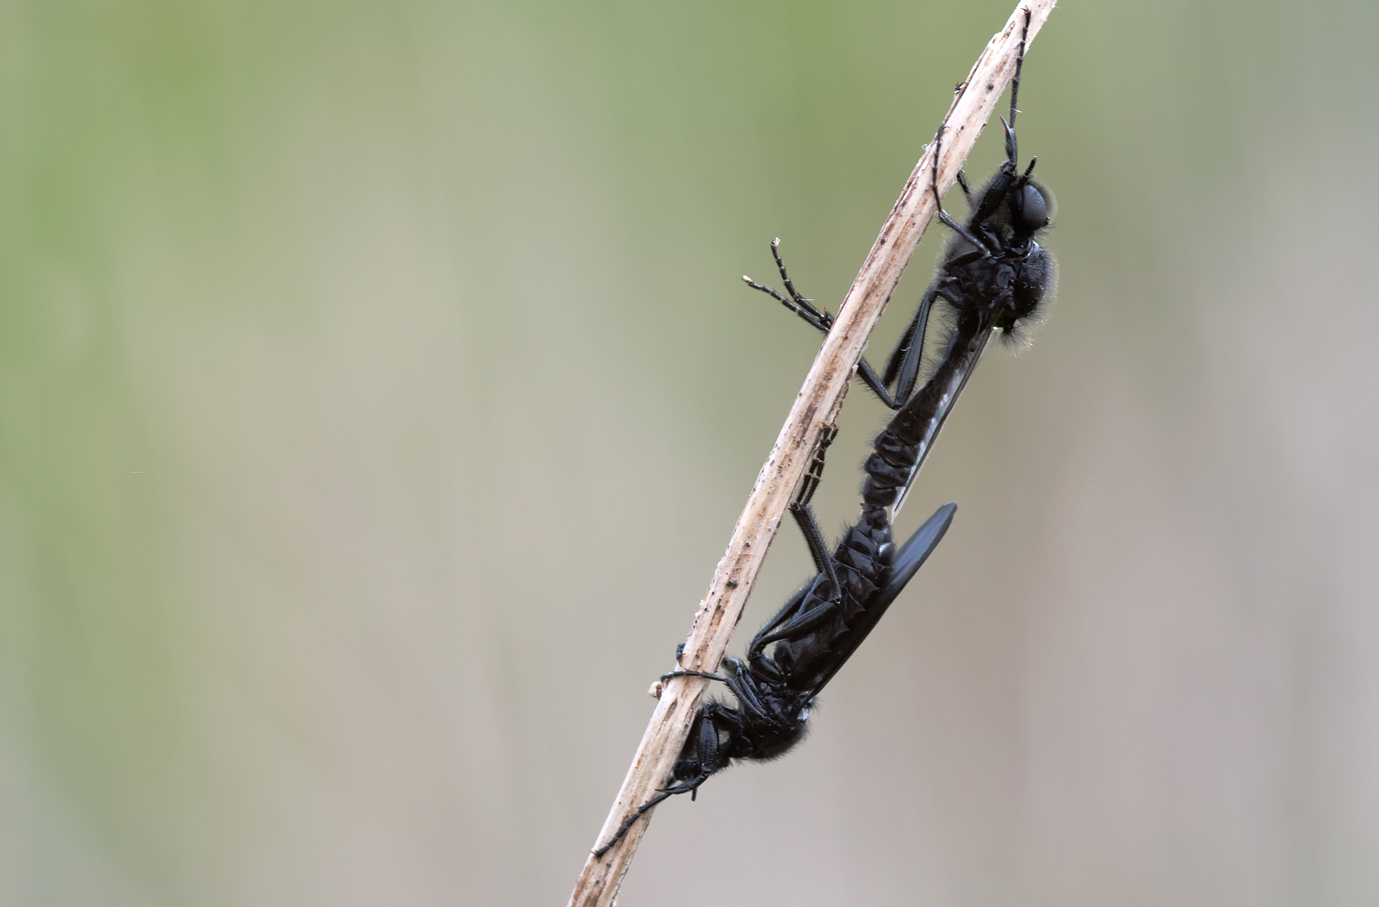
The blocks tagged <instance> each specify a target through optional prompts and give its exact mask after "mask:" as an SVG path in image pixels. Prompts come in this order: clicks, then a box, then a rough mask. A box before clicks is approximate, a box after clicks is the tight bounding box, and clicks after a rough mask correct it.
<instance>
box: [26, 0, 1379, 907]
mask: <svg viewBox="0 0 1379 907" xmlns="http://www.w3.org/2000/svg"><path fill="white" fill-rule="evenodd" d="M1009 12H1010V6H1009V5H1008V4H1002V3H992V2H977V3H944V4H937V3H910V4H900V3H885V2H869V3H867V2H861V3H859V2H854V3H846V4H844V3H833V4H827V3H797V4H786V3H772V4H738V3H716V4H715V3H707V4H685V3H674V4H672V3H591V4H590V3H586V4H558V3H520V2H517V3H511V2H510V3H502V4H497V3H494V4H467V3H447V2H441V0H412V2H391V0H390V2H382V0H353V2H348V0H341V2H330V3H327V2H301V0H298V2H289V3H266V2H243V3H234V4H231V3H216V2H172V0H143V2H135V0H118V2H117V0H109V2H77V0H53V2H49V0H43V2H25V0H8V2H6V3H4V4H3V5H0V903H4V904H6V905H9V904H14V905H88V904H90V905H110V907H123V905H141V907H142V905H185V904H196V905H247V904H271V905H287V907H296V905H303V907H305V905H330V907H347V905H385V904H386V905H433V904H434V905H443V904H504V905H534V904H560V903H564V900H565V898H566V896H567V895H568V892H569V889H570V886H571V885H572V884H573V881H574V878H575V875H576V873H577V872H578V869H579V867H580V865H581V864H582V862H583V860H584V855H585V853H586V851H587V849H588V848H589V847H590V846H592V845H593V843H594V837H595V834H596V832H597V830H598V828H599V826H600V824H601V823H602V821H603V818H604V816H605V814H606V810H607V808H608V806H609V803H610V802H611V800H612V797H613V794H614V792H615V791H616V789H617V786H618V783H619V781H620V780H621V778H622V776H623V773H624V771H625V770H626V767H627V761H628V759H629V757H630V756H631V753H632V751H633V748H634V747H635V745H636V742H637V740H638V739H639V737H640V735H641V733H642V729H643V727H644V725H645V721H646V718H647V716H648V715H649V713H650V710H651V708H652V703H651V701H650V700H648V699H647V698H646V695H645V691H646V688H647V686H648V684H649V682H650V681H651V680H652V679H653V678H654V677H655V676H656V675H657V674H659V673H660V672H661V671H663V670H666V669H667V668H668V667H669V665H670V662H671V657H672V653H673V649H674V646H675V644H676V643H677V642H678V641H679V640H680V639H681V638H682V637H683V635H684V633H685V631H686V630H687V629H688V627H689V624H690V619H691V616H692V614H693V612H694V608H695V604H696V602H697V601H698V599H699V596H700V595H701V594H702V593H703V590H704V588H705V587H706V585H707V583H708V580H709V578H710V576H711V574H712V571H713V567H714V564H715V563H716V561H717V559H718V557H719V555H720V554H721V552H722V548H723V545H724V543H725V542H726V541H727V538H728V534H729V532H730V530H731V528H732V525H733V522H734V520H735V519H736V517H737V514H738V511H739V508H740V507H741V505H742V502H743V500H744V499H745V497H746V494H747V491H748V489H749V488H750V486H751V483H752V481H753V479H754V477H755V475H756V472H757V470H758V469H759V468H760V465H761V462H762V460H763V459H764V457H765V454H766V452H767V450H768V449H769V447H770V444H771V442H772V440H773V439H774V437H775V434H776V432H777V430H778V429H779V426H780V423H781V420H782V419H783V418H784V416H785V413H786V411H787V409H788V408H789V405H790V402H791V400H792V399H793V396H794V393H795V391H796V389H797V388H798V385H799V383H800V380H801V379H802V377H803V375H804V373H805V371H806V369H807V368H808V365H809V362H810V361H811V358H812V355H813V353H814V350H815V349H816V347H817V344H818V337H817V336H815V335H814V334H813V333H812V332H810V331H809V330H808V329H807V328H805V327H804V326H803V325H801V324H799V323H797V322H794V321H793V320H791V319H790V318H789V317H788V316H786V315H785V314H784V313H782V312H781V311H780V310H779V309H778V307H773V305H772V304H768V301H767V300H765V299H764V298H761V297H759V296H757V295H755V294H752V293H750V292H749V291H747V290H746V289H745V288H743V287H742V285H741V283H740V282H739V275H741V274H743V273H744V272H745V273H749V274H751V275H753V276H755V277H758V278H767V277H771V276H773V275H772V267H771V263H770V257H769V254H768V249H767V244H768V242H769V241H770V240H771V238H772V237H774V236H781V237H782V238H783V246H782V249H783V251H784V253H785V255H786V256H787V261H789V262H791V263H792V264H793V270H794V275H795V277H796V279H797V281H798V282H799V284H800V286H801V288H802V289H803V290H804V291H805V292H806V293H807V294H809V295H811V296H814V297H817V298H818V299H819V300H820V301H822V302H824V303H826V304H829V305H830V306H832V305H836V301H837V300H838V299H839V298H840V297H841V296H842V293H843V291H844V289H845V288H846V287H847V285H848V283H849V282H850V280H851V278H852V276H853V274H854V273H855V272H856V270H857V267H858V266H859V265H860V263H861V260H862V257H863V255H864V254H865V252H866V250H867V248H868V247H869V246H870V244H871V242H872V240H873V239H874V237H875V235H876V231H877V229H878V227H879V226H880V223H881V220H882V218H883V217H884V216H885V214H886V212H887V211H888V210H889V208H890V206H891V204H892V202H893V201H894V198H895V194H896V192H897V191H898V189H899V187H900V186H901V184H902V183H903V181H904V180H905V178H906V176H907V175H908V174H909V172H910V169H911V167H912V166H913V164H914V161H915V159H916V158H917V157H918V155H919V153H920V150H921V147H922V145H923V143H924V142H925V141H927V140H928V139H929V137H930V136H931V135H932V133H933V130H934V128H935V126H936V124H937V122H938V119H939V117H940V115H941V114H942V112H943V110H944V109H946V107H947V104H948V102H949V99H950V91H951V88H952V86H953V85H954V83H956V82H957V81H959V80H960V79H962V78H963V76H964V75H965V74H966V72H967V70H968V67H969V66H970V64H971V61H972V60H973V58H974V57H975V56H976V54H977V52H978V51H979V50H980V49H981V47H982V46H983V44H984V43H985V42H986V40H987V39H988V37H989V36H990V35H991V34H992V32H994V31H995V30H996V29H997V28H998V27H1000V25H1001V24H1002V23H1003V22H1004V21H1005V18H1006V16H1007V15H1008V14H1009ZM1376 34H1379V7H1376V6H1375V5H1374V4H1372V3H1369V2H1358V0H1357V2H1346V0H1329V2H1323V3H1320V4H1312V5H1301V6H1299V5H1296V4H1285V3H1282V2H1259V3H1245V2H1222V3H1212V4H1203V3H1198V2H1194V0H1170V2H1166V3H1161V4H1152V5H1144V4H1139V5H1133V6H1132V5H1131V4H1109V3H1096V2H1087V0H1067V2H1065V3H1064V4H1063V5H1062V6H1061V7H1060V8H1059V9H1058V10H1057V11H1055V13H1054V16H1053V18H1052V20H1051V21H1050V23H1049V25H1048V27H1047V28H1046V29H1045V30H1044V32H1043V33H1042V35H1041V36H1040V38H1039V40H1038V42H1037V43H1036V44H1035V45H1034V47H1033V49H1032V51H1031V54H1030V56H1029V58H1028V60H1027V65H1026V69H1025V76H1026V78H1025V82H1024V91H1023V94H1022V104H1021V107H1022V109H1023V115H1022V116H1021V118H1020V122H1019V136H1020V147H1021V151H1022V154H1023V155H1025V156H1027V155H1029V154H1037V155H1039V158H1040V163H1039V168H1038V172H1039V173H1040V174H1041V175H1042V177H1043V179H1044V180H1045V181H1047V183H1048V184H1049V185H1050V186H1051V187H1052V188H1053V189H1054V191H1055V193H1056V195H1057V198H1058V205H1059V207H1058V217H1057V221H1056V228H1055V230H1054V231H1053V232H1052V234H1051V235H1050V237H1049V245H1050V246H1051V247H1052V249H1053V250H1054V252H1055V253H1056V255H1057V256H1058V259H1059V262H1060V268H1061V279H1060V286H1059V290H1058V301H1057V303H1056V305H1055V307H1054V309H1053V314H1052V318H1051V321H1050V323H1049V324H1048V325H1047V326H1046V327H1045V328H1044V329H1043V330H1042V332H1041V333H1040V335H1039V336H1038V338H1037V342H1036V343H1035V346H1034V348H1033V349H1032V351H1031V352H1030V353H1028V354H1027V355H1025V356H1023V357H1021V358H1020V359H1018V360H1016V359H1012V358H1011V357H1009V356H1004V355H999V356H997V355H993V356H992V357H990V358H989V359H988V361H987V363H986V364H985V365H984V366H983V368H982V369H981V371H980V372H979V374H978V376H977V378H976V379H975V380H974V381H973V384H972V386H971V388H970V390H969V393H968V394H967V396H966V398H965V399H964V402H963V404H962V406H961V407H960V408H959V410H958V413H957V415H956V416H955V417H954V419H953V420H952V422H951V423H950V424H949V427H948V430H947V431H946V432H945V435H944V438H943V440H942V443H941V444H940V445H939V446H938V449H937V452H936V454H935V456H934V458H933V459H932V460H931V462H930V464H929V466H928V468H927V469H926V471H925V474H924V476H923V478H922V480H921V482H920V484H919V486H918V487H917V489H916V492H915V494H914V497H913V499H912V500H913V502H914V503H913V504H912V505H911V506H910V507H909V508H907V510H906V513H905V514H904V518H903V519H902V521H901V528H902V530H908V529H909V528H911V527H913V526H914V525H916V524H917V523H918V521H919V520H920V518H921V517H922V516H924V515H925V514H926V513H927V512H928V509H930V508H932V507H933V506H935V505H936V504H938V503H942V502H944V501H947V500H950V499H951V500H956V501H958V502H959V504H960V506H961V509H960V511H959V514H958V519H957V522H956V523H955V525H954V528H953V531H952V532H951V533H950V534H949V536H948V538H947V540H946V541H945V542H944V543H943V545H942V547H941V548H940V549H939V551H938V553H937V555H936V556H935V557H934V558H933V560H932V561H931V562H930V566H927V567H926V568H925V569H924V571H923V572H922V573H921V574H920V576H919V577H918V578H917V579H916V581H915V582H914V584H913V586H912V588H911V589H910V590H908V592H907V594H906V596H904V597H903V598H902V599H901V600H900V602H899V603H898V604H897V606H896V607H895V608H894V609H893V610H892V612H891V613H890V615H888V617H887V619H886V623H885V632H883V633H880V634H878V635H876V636H875V637H874V638H873V639H872V640H870V641H869V642H868V644H867V646H866V647H865V648H864V649H863V650H862V652H861V653H860V654H859V656H858V657H857V658H856V659H855V661H854V662H853V663H851V664H849V665H848V667H847V669H846V670H845V671H844V672H843V673H842V674H841V675H840V676H839V677H838V679H837V681H836V682H835V683H834V684H833V685H832V686H831V687H830V688H829V690H828V691H827V695H826V697H825V699H824V702H823V705H822V707H821V708H820V710H819V711H818V713H817V720H816V722H815V729H814V733H813V735H812V737H811V739H810V740H809V741H808V743H807V745H805V746H803V747H801V748H800V750H799V751H798V752H796V753H794V754H792V755H790V756H789V757H788V758H787V759H785V760H782V761H781V762H779V763H777V764H774V765H770V766H758V765H748V766H740V767H737V768H734V769H732V770H731V771H728V772H726V773H724V774H723V775H721V776H719V777H717V778H715V779H713V781H711V782H710V783H709V784H708V785H706V786H705V788H704V790H703V792H702V796H701V797H700V798H699V801H698V802H697V803H693V804H692V803H690V802H689V801H688V799H687V798H685V799H682V800H680V801H676V802H671V803H669V804H667V805H666V806H665V807H663V808H662V809H661V810H660V811H658V813H657V815H656V817H655V822H654V825H653V827H652V829H651V833H650V834H649V835H648V837H647V838H646V841H645V844H644V846H643V847H642V850H641V853H640V855H639V857H638V860H637V862H636V863H635V864H634V866H633V869H632V873H631V875H630V876H629V878H628V881H627V884H626V886H625V888H624V892H623V897H622V900H621V902H622V903H623V904H625V905H633V904H662V905H700V904H714V905H735V904H744V905H746V904H758V905H759V904H765V905H772V904H792V905H844V904H875V905H891V904H897V905H899V904H958V905H1009V904H1049V905H1071V904H1087V905H1099V904H1117V905H1196V904H1202V905H1290V904H1307V905H1339V907H1346V905H1358V904H1373V903H1376V902H1379V859H1376V854H1377V853H1379V608H1377V607H1376V597H1379V596H1377V595H1376V589H1379V553H1377V552H1379V481H1377V480H1376V477H1375V470H1376V464H1379V353H1376V350H1375V343H1376V337H1379V305H1376V303H1379V298H1376V297H1379V293H1376V290H1375V280H1374V264H1373V262H1374V257H1375V251H1374V250H1375V249H1376V247H1379V226H1376V216H1375V212H1376V210H1379V180H1376V178H1375V171H1374V161H1375V159H1376V156H1377V155H1379V126H1376V123H1375V117H1374V115H1373V113H1372V107H1373V99H1374V91H1375V87H1376V84H1377V83H1379V80H1377V77H1379V62H1376V60H1379V57H1377V56H1376V54H1375V52H1374V47H1373V44H1374V37H1375V35H1376ZM1000 154H1001V149H1000V141H999V139H998V137H997V136H996V134H995V133H992V134H988V135H987V136H986V137H985V138H984V139H983V141H982V142H981V143H979V146H978V153H977V155H976V157H975V158H974V160H973V161H972V163H971V165H970V172H971V173H973V175H974V177H978V176H980V175H983V174H985V173H986V172H988V171H989V170H990V168H991V167H993V166H994V165H995V163H996V162H997V161H998V160H999V157H1000ZM953 206H954V208H955V210H961V203H960V202H958V201H956V199H955V200H954V202H953ZM937 236H938V234H937V233H933V232H931V234H930V237H929V239H928V240H926V242H925V246H924V248H923V249H922V250H921V255H920V257H919V258H918V259H917V260H916V262H915V264H914V266H913V267H912V269H911V272H910V276H909V277H908V278H907V280H906V281H905V283H904V284H902V289H901V292H900V293H899V294H898V296H897V299H896V306H895V310H893V311H892V312H891V313H890V314H889V315H888V317H887V319H886V321H885V323H884V324H883V327H882V329H881V331H880V332H878V334H877V336H876V339H875V342H874V343H873V346H872V349H873V351H874V353H876V352H877V351H881V350H883V349H885V348H886V347H887V346H888V344H889V343H890V342H893V340H894V338H895V336H896V334H897V333H898V332H899V330H900V327H901V325H902V323H903V321H904V320H905V318H906V317H907V315H908V313H909V312H910V311H911V310H912V306H913V304H914V303H913V300H914V299H915V298H916V297H917V296H918V294H919V292H920V290H921V289H922V287H923V285H924V284H925V283H926V282H927V280H928V276H929V273H930V268H931V266H932V260H933V256H934V251H935V249H937V248H938V245H939V243H938V242H937V240H936V238H937ZM884 418H885V414H884V412H883V410H882V409H881V407H880V406H879V405H877V404H876V403H875V402H874V401H871V400H869V399H867V396H866V394H865V393H864V392H863V391H862V390H861V389H860V388H854V390H853V393H852V394H851V395H850V397H849V400H848V403H847V406H846V408H845V409H844V412H843V417H842V422H841V425H842V430H843V435H842V437H841V439H840V441H839V442H838V446H837V447H835V449H834V452H833V453H832V455H831V456H830V472H829V474H828V476H827V477H826V479H825V483H824V486H823V489H822V491H821V493H820V497H819V499H818V505H819V506H818V509H819V511H820V514H821V518H822V520H823V522H824V524H825V526H826V527H828V528H830V529H831V530H835V531H836V530H838V529H841V527H842V526H844V525H845V524H846V523H847V522H849V521H850V520H852V519H853V518H854V515H855V512H856V506H857V500H858V494H857V487H858V480H859V476H860V471H859V466H858V464H860V462H861V458H862V455H863V453H864V451H865V448H866V445H867V443H868V440H869V438H870V436H871V434H872V433H873V432H875V431H876V430H877V429H878V428H879V427H880V426H881V424H882V423H883V421H884ZM809 573H810V569H809V566H808V557H807V554H806V552H805V550H804V546H803V545H802V544H801V543H800V542H799V540H798V538H797V537H796V535H795V534H794V533H793V532H791V531H787V532H786V533H785V534H784V535H782V536H781V538H780V541H779V543H778V544H777V545H776V546H775V548H774V550H773V551H772V554H771V558H770V560H769V561H768V564H767V570H766V573H765V575H764V579H763V582H762V584H761V585H760V586H759V587H758V591H757V595H756V596H755V598H754V601H753V603H752V607H751V609H750V610H749V612H748V615H747V617H746V618H745V623H744V630H746V629H750V628H751V627H752V626H754V625H755V624H757V623H759V622H760V621H761V620H762V619H763V618H764V616H765V615H766V614H767V613H769V611H770V610H771V609H772V608H773V607H774V606H775V605H776V604H778V603H779V602H780V601H781V600H782V598H783V597H784V596H785V595H787V594H788V593H789V592H790V591H791V590H793V589H794V588H795V586H796V585H797V584H798V583H799V582H800V581H801V580H802V579H804V578H805V577H806V576H807V575H808V574H809ZM745 638H746V637H745V635H743V636H740V637H739V641H738V642H737V644H736V646H735V648H740V646H741V644H742V640H743V639H745ZM686 844H688V845H689V847H690V850H691V852H693V853H695V854H696V855H697V856H696V860H695V862H694V863H693V865H683V864H678V863H676V862H675V861H674V859H673V856H672V855H673V854H674V853H677V852H682V850H683V848H684V846H685V845H686Z"/></svg>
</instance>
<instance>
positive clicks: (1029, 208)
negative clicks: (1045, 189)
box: [1020, 183, 1049, 230]
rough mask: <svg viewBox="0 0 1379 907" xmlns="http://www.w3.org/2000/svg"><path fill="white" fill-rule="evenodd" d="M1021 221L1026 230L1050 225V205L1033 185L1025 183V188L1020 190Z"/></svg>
mask: <svg viewBox="0 0 1379 907" xmlns="http://www.w3.org/2000/svg"><path fill="white" fill-rule="evenodd" d="M1020 220H1021V221H1022V222H1023V223H1024V227H1025V229H1026V230H1038V229H1039V228H1041V227H1047V226H1048V225H1049V203H1048V202H1047V201H1046V200H1045V199H1044V193H1042V192H1040V191H1039V189H1038V188H1037V187H1036V186H1035V185H1034V184H1033V183H1025V188H1023V189H1021V190H1020Z"/></svg>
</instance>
